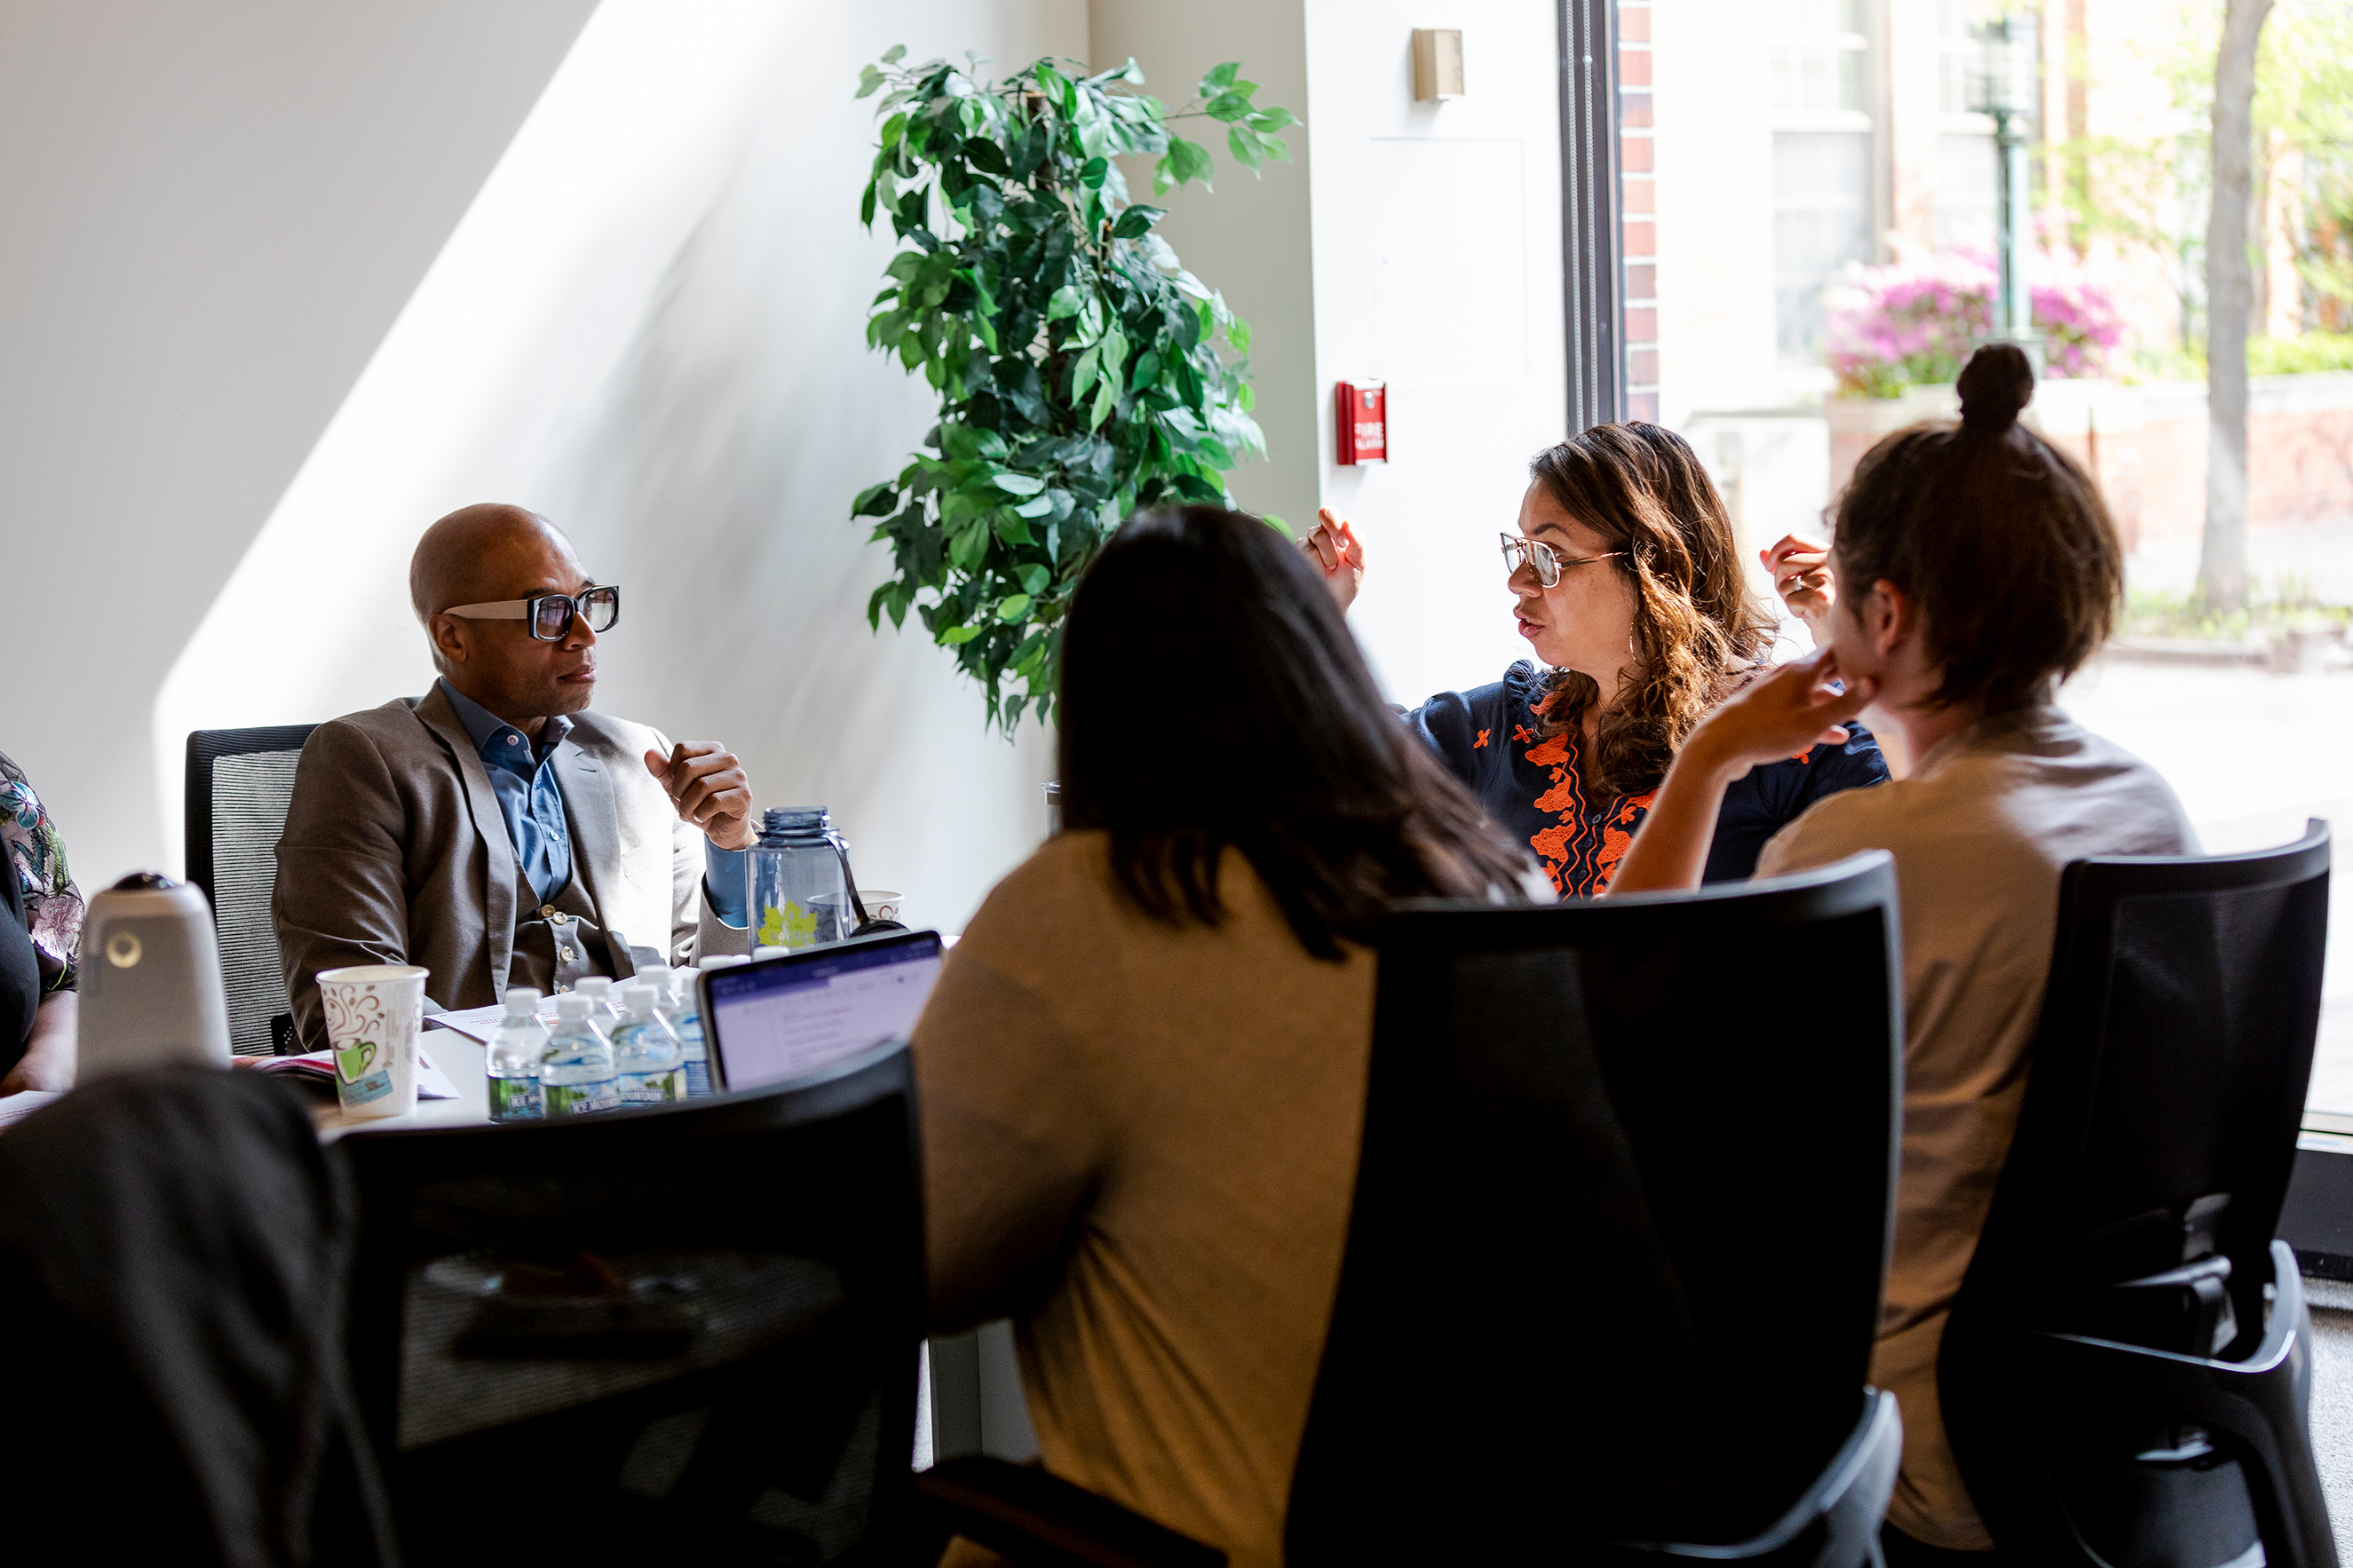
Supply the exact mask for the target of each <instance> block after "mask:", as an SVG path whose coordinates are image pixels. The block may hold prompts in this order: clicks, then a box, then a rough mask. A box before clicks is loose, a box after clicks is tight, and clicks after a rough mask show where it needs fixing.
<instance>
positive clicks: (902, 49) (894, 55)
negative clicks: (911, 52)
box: [882, 44, 907, 66]
mask: <svg viewBox="0 0 2353 1568" xmlns="http://www.w3.org/2000/svg"><path fill="white" fill-rule="evenodd" d="M905 58H907V46H906V45H904V44H893V45H892V46H891V47H889V48H887V49H884V50H883V51H882V63H883V64H884V65H886V66H895V65H897V64H898V63H899V62H900V61H901V60H903V59H905Z"/></svg>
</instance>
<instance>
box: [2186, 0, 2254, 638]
mask: <svg viewBox="0 0 2353 1568" xmlns="http://www.w3.org/2000/svg"><path fill="white" fill-rule="evenodd" d="M2271 9H2272V0H2229V7H2228V9H2227V10H2226V11H2225V12H2224V14H2223V17H2222V47H2221V52H2220V53H2219V54H2218V55H2217V56H2216V57H2215V60H2214V151H2213V170H2214V201H2213V206H2212V208H2211V211H2210V212H2209V213H2208V215H2207V218H2206V411H2207V438H2206V537H2205V540H2204V542H2203V544H2202V547H2201V548H2200V552H2199V557H2198V596H2199V598H2200V600H2201V601H2202V602H2203V603H2204V604H2205V605H2206V607H2207V608H2208V609H2210V610H2236V609H2242V608H2243V607H2244V606H2245V605H2246V603H2247V318H2248V316H2249V315H2250V314H2251V313H2252V312H2253V308H2254V295H2255V289H2254V277H2253V269H2252V268H2251V267H2250V265H2249V260H2248V256H2247V211H2248V208H2249V207H2250V206H2251V205H2253V196H2254V162H2255V134H2254V104H2255V45H2256V43H2257V42H2258V41H2259V40H2260V39H2261V38H2262V37H2263V19H2264V18H2265V17H2266V16H2270V15H2271Z"/></svg>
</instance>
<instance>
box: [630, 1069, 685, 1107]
mask: <svg viewBox="0 0 2353 1568" xmlns="http://www.w3.org/2000/svg"><path fill="white" fill-rule="evenodd" d="M685 1098H686V1071H685V1069H684V1068H671V1069H670V1071H668V1072H629V1073H623V1074H622V1075H621V1103H622V1104H624V1105H668V1104H670V1103H671V1102H673V1101H675V1100H684V1099H685Z"/></svg>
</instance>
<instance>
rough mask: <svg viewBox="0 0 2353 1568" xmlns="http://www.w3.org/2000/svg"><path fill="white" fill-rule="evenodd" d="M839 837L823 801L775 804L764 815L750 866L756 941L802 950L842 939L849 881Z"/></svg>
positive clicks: (762, 943)
mask: <svg viewBox="0 0 2353 1568" xmlns="http://www.w3.org/2000/svg"><path fill="white" fill-rule="evenodd" d="M837 842H838V841H837V840H836V839H835V838H834V836H833V818H832V817H831V816H828V814H827V812H826V809H825V807H823V806H821V805H808V806H771V807H769V808H768V810H767V811H766V812H765V814H764V815H763V816H762V818H761V824H760V841H759V842H758V843H757V844H754V846H752V854H751V857H750V861H751V863H750V865H749V866H748V867H747V868H745V871H744V875H745V876H746V878H747V879H749V881H750V892H751V898H750V900H749V902H750V904H751V910H752V941H753V942H754V943H755V944H757V945H760V946H764V947H770V946H773V947H784V948H790V949H792V950H794V951H796V952H797V951H798V950H800V949H802V948H805V947H822V946H824V945H825V944H826V943H828V942H839V941H840V940H841V938H842V935H843V932H842V930H841V920H840V911H841V910H842V909H843V908H844V907H845V906H846V905H847V904H848V903H849V882H848V880H847V879H844V878H843V876H842V874H841V862H842V855H841V853H840V851H839V848H838V847H837Z"/></svg>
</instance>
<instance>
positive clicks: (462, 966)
mask: <svg viewBox="0 0 2353 1568" xmlns="http://www.w3.org/2000/svg"><path fill="white" fill-rule="evenodd" d="M409 597H410V601H411V603H412V605H414V607H415V609H416V612H417V619H418V620H419V621H420V622H422V623H423V624H424V626H425V627H426V631H427V636H428V637H430V638H431V639H432V644H433V660H434V664H435V666H436V667H437V668H438V669H439V670H440V672H441V679H438V680H437V681H436V682H434V685H433V689H432V690H430V691H428V692H427V694H426V695H425V696H423V697H421V698H403V699H399V700H395V701H392V702H387V703H385V705H384V706H383V707H381V708H375V709H370V710H367V711H365V712H362V713H352V714H347V715H345V716H344V717H343V718H341V719H336V720H332V721H329V722H327V723H325V724H322V725H320V726H319V728H318V729H317V730H315V731H312V732H311V738H310V740H309V742H306V743H305V744H304V746H303V748H302V759H301V763H300V764H299V765H298V767H297V768H296V770H295V775H294V795H293V799H292V802H291V804H290V806H289V808H288V811H287V816H286V831H285V834H284V836H283V837H281V838H280V841H279V846H278V888H277V893H276V895H275V899H274V901H273V907H272V913H273V914H274V916H275V917H276V921H277V928H278V945H279V952H280V956H281V957H282V959H283V961H284V963H285V966H286V994H287V996H288V997H289V998H290V1001H291V1002H292V1005H293V1012H294V1024H295V1029H296V1031H297V1033H298V1035H299V1036H300V1037H301V1046H302V1048H303V1049H306V1050H315V1049H318V1048H321V1047H324V1046H325V1045H326V1043H327V1042H326V1038H325V1035H324V1031H323V1028H322V1024H321V1019H320V1009H319V991H318V985H317V983H316V977H317V975H318V973H319V971H321V970H322V969H333V968H338V967H341V966H342V965H344V964H355V963H416V964H422V965H423V966H424V967H425V968H426V969H427V970H429V971H430V972H431V973H430V975H429V977H428V978H427V981H426V983H425V992H426V995H427V1007H428V1009H433V1008H448V1009H455V1008H461V1007H478V1006H483V1005H488V1004H490V1003H492V1002H495V1001H497V1000H498V999H499V997H500V996H501V994H503V993H504V991H505V990H506V988H507V987H508V986H509V985H510V984H513V985H535V986H537V987H538V988H539V989H540V990H541V991H542V992H545V993H554V992H560V991H566V990H569V989H571V988H572V986H573V985H574V984H577V983H578V982H579V981H580V980H581V979H583V978H584V977H586V976H588V975H592V974H602V975H609V976H612V977H614V978H616V979H626V978H628V976H629V975H630V974H632V973H636V971H637V969H638V966H639V965H641V964H649V963H674V964H685V963H692V962H693V961H694V959H695V957H696V955H697V954H698V953H710V952H744V950H745V946H746V937H747V932H746V931H745V930H744V915H743V910H744V872H743V852H744V850H745V849H747V848H749V847H750V846H751V844H752V842H753V840H754V837H756V835H755V834H754V829H753V826H752V789H751V781H750V780H749V779H748V778H747V777H746V776H745V774H744V769H743V767H742V765H741V764H740V763H737V762H736V760H735V758H734V757H733V756H732V755H730V754H728V753H727V752H726V751H725V750H724V749H723V747H720V746H717V745H712V744H708V743H688V744H682V745H677V746H673V745H672V744H671V743H670V742H669V741H668V740H666V739H665V738H664V737H663V736H662V735H661V733H660V732H659V731H655V730H652V729H649V728H648V727H647V726H645V725H642V724H633V723H630V722H629V721H627V720H622V719H614V718H610V717H608V716H607V715H605V714H601V713H593V712H590V711H587V708H588V703H589V700H590V698H591V696H592V695H593V693H594V691H595V688H596V637H597V633H599V632H601V631H608V630H610V629H611V628H612V627H613V626H614V625H615V624H616V623H617V620H618V617H619V607H620V596H619V590H618V589H617V588H613V587H610V586H605V587H599V586H597V585H596V584H591V583H590V582H589V580H588V578H587V576H586V574H585V573H584V572H583V571H582V570H581V566H580V563H579V561H578V559H577V558H576V557H575V555H574V554H573V552H572V547H571V545H570V543H569V542H568V541H566V540H565V537H564V535H563V534H562V533H560V532H558V531H556V530H555V528H554V525H553V524H551V523H549V522H548V521H546V520H545V519H544V518H541V517H539V516H536V515H535V514H533V513H531V512H528V511H525V510H522V509H521V508H520V507H508V506H474V507H468V508H465V509H464V510H459V511H455V512H452V513H450V514H449V515H448V517H445V518H443V519H442V520H441V521H438V522H437V523H435V524H434V525H433V526H432V527H431V528H430V529H428V530H427V531H426V533H425V537H424V538H423V539H422V540H421V541H419V542H418V543H417V553H416V555H415V557H414V559H413V560H412V561H411V563H410V565H409Z"/></svg>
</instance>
